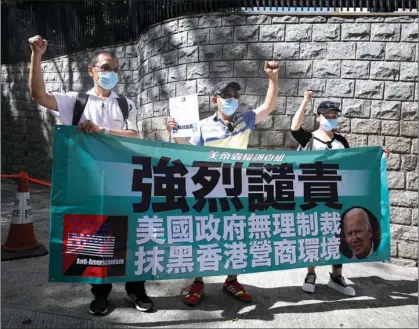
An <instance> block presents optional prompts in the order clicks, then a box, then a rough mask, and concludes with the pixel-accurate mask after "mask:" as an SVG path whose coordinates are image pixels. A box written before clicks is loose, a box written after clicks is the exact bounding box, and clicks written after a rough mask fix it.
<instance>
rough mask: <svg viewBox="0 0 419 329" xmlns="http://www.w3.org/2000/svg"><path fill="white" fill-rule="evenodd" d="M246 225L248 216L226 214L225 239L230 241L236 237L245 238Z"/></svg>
mask: <svg viewBox="0 0 419 329" xmlns="http://www.w3.org/2000/svg"><path fill="white" fill-rule="evenodd" d="M245 227H246V217H245V216H237V215H235V214H234V215H233V216H225V217H224V232H223V239H224V240H228V241H233V240H234V237H236V238H237V240H243V239H244V228H245Z"/></svg>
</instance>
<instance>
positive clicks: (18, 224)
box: [1, 173, 48, 261]
mask: <svg viewBox="0 0 419 329" xmlns="http://www.w3.org/2000/svg"><path fill="white" fill-rule="evenodd" d="M45 255H48V251H47V250H46V248H45V247H44V246H43V245H42V244H40V243H38V241H37V240H36V236H35V231H34V228H33V219H32V207H31V199H30V196H29V180H28V175H27V174H26V173H20V180H19V185H18V187H17V193H16V199H15V205H14V208H13V214H12V222H11V224H10V229H9V234H8V236H7V240H6V243H5V244H4V245H2V246H1V260H2V261H4V260H12V259H19V258H30V257H40V256H45Z"/></svg>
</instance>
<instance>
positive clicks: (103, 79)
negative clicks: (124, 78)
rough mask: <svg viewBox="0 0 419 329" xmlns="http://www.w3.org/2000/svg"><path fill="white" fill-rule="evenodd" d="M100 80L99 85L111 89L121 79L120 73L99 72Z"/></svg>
mask: <svg viewBox="0 0 419 329" xmlns="http://www.w3.org/2000/svg"><path fill="white" fill-rule="evenodd" d="M98 75H99V80H98V81H97V83H98V85H99V86H101V87H102V88H103V89H106V90H111V89H112V88H113V87H115V86H116V84H117V83H118V81H119V78H118V74H116V73H115V72H112V71H110V72H99V74H98Z"/></svg>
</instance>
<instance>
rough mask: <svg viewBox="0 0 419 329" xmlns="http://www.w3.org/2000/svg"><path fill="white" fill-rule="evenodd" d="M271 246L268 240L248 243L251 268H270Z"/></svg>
mask: <svg viewBox="0 0 419 329" xmlns="http://www.w3.org/2000/svg"><path fill="white" fill-rule="evenodd" d="M271 253H272V244H271V241H270V240H262V241H252V242H250V254H251V255H252V267H259V266H271V264H272V262H271Z"/></svg>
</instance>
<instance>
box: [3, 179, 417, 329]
mask: <svg viewBox="0 0 419 329" xmlns="http://www.w3.org/2000/svg"><path fill="white" fill-rule="evenodd" d="M1 191H2V209H1V212H2V217H1V227H2V232H1V233H2V234H1V236H2V241H3V242H4V241H5V239H6V237H7V234H8V230H9V225H10V216H11V213H12V209H13V201H14V197H15V193H16V186H15V185H12V184H2V188H1ZM30 193H31V201H32V207H33V214H34V222H35V224H34V225H35V231H36V234H37V238H38V240H39V241H40V242H42V243H43V244H44V245H45V246H46V247H47V248H48V234H49V204H50V200H49V193H50V190H49V189H48V188H44V187H39V186H36V185H32V184H31V186H30ZM48 261H49V258H48V256H44V257H40V258H32V259H22V260H16V261H8V262H2V264H1V265H2V292H1V294H2V295H1V296H2V328H27V327H28V328H29V327H30V328H57V327H58V328H76V327H77V328H113V327H118V328H120V327H130V328H141V327H144V328H153V327H171V328H177V327H199V328H237V327H241V328H247V327H249V328H262V327H263V328H273V327H275V328H285V327H288V328H290V327H291V328H302V327H305V328H307V327H315V328H345V327H350V328H360V327H363V328H365V327H369V328H389V327H393V328H394V327H396V328H402V327H403V328H417V327H418V269H417V268H405V267H400V266H397V265H392V264H385V263H365V264H357V265H351V264H348V265H345V266H344V275H345V277H346V278H347V279H348V281H350V283H352V284H354V285H355V289H356V292H357V296H356V297H352V298H350V297H345V296H342V295H340V294H338V293H336V292H334V291H332V290H330V289H329V288H327V286H326V284H327V279H328V271H329V270H330V268H329V267H328V266H325V267H322V268H318V284H317V286H316V293H315V294H313V295H307V294H305V293H303V292H302V291H301V284H302V282H303V279H304V275H305V270H304V269H297V270H287V271H277V272H265V273H256V274H248V275H243V276H241V279H240V281H241V282H242V283H244V284H246V287H247V289H248V291H249V292H250V293H251V294H252V295H253V296H254V303H253V304H250V305H244V304H242V303H240V302H238V301H236V300H234V299H233V298H231V297H230V296H226V295H225V294H224V293H223V292H222V282H223V280H224V277H211V278H208V279H207V280H206V287H205V295H204V297H203V300H202V303H201V305H199V306H198V307H196V308H190V307H187V306H186V305H184V304H183V302H182V296H181V295H180V292H181V290H182V288H184V287H186V286H187V285H188V284H189V283H190V280H167V281H153V282H147V284H146V287H147V291H148V294H149V296H150V297H151V298H152V299H153V301H154V303H155V312H153V313H141V312H138V311H136V310H135V309H134V308H132V306H131V304H129V303H128V302H126V301H124V299H123V284H116V285H114V289H113V292H112V294H111V310H110V313H109V314H108V315H107V316H104V317H93V316H91V315H90V314H89V312H88V305H89V303H90V301H91V295H90V286H89V285H83V284H67V283H48Z"/></svg>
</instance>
